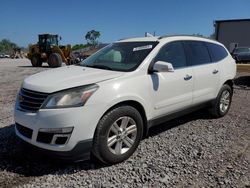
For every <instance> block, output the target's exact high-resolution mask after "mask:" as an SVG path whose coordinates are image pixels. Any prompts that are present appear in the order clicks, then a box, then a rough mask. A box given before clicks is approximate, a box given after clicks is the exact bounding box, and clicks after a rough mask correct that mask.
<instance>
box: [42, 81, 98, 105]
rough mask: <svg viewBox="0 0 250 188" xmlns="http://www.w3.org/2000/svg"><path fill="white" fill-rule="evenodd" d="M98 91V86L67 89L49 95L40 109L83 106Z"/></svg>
mask: <svg viewBox="0 0 250 188" xmlns="http://www.w3.org/2000/svg"><path fill="white" fill-rule="evenodd" d="M97 89H98V85H96V84H93V85H89V86H83V87H77V88H73V89H67V90H64V91H60V92H57V93H54V94H52V95H49V97H48V98H47V99H46V100H45V102H44V104H43V105H42V107H41V108H69V107H78V106H83V105H84V104H85V103H86V102H87V100H88V99H89V97H90V96H91V95H92V94H93V93H94V92H95V91H96V90H97Z"/></svg>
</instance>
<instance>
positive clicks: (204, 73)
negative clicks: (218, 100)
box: [184, 41, 220, 104]
mask: <svg viewBox="0 0 250 188" xmlns="http://www.w3.org/2000/svg"><path fill="white" fill-rule="evenodd" d="M184 46H185V50H186V52H187V55H188V63H189V66H191V67H192V69H193V78H194V90H193V104H199V103H203V102H205V101H209V100H211V99H214V98H215V97H216V96H217V87H218V84H219V78H220V77H219V75H220V71H219V67H218V64H216V63H213V62H212V58H211V56H210V53H209V51H208V47H207V45H206V43H205V42H201V41H185V42H184Z"/></svg>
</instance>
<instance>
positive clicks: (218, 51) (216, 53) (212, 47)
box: [206, 42, 228, 62]
mask: <svg viewBox="0 0 250 188" xmlns="http://www.w3.org/2000/svg"><path fill="white" fill-rule="evenodd" d="M206 45H207V47H208V50H209V53H210V55H211V57H212V61H213V62H217V61H220V60H222V59H224V58H225V57H227V56H228V53H227V51H226V50H225V48H224V47H222V46H220V45H217V44H213V43H209V42H206Z"/></svg>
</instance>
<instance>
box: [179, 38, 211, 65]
mask: <svg viewBox="0 0 250 188" xmlns="http://www.w3.org/2000/svg"><path fill="white" fill-rule="evenodd" d="M184 44H185V48H186V50H187V55H188V60H189V63H190V64H191V65H202V64H206V63H210V62H211V59H210V55H209V53H208V49H207V47H206V46H205V44H204V43H203V42H199V41H185V42H184Z"/></svg>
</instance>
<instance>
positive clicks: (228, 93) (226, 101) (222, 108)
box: [210, 84, 233, 118]
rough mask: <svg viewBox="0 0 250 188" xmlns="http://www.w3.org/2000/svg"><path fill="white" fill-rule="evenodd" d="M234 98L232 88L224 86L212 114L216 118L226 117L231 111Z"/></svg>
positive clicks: (214, 104) (213, 106)
mask: <svg viewBox="0 0 250 188" xmlns="http://www.w3.org/2000/svg"><path fill="white" fill-rule="evenodd" d="M232 96H233V90H232V88H231V87H230V86H229V85H227V84H224V85H223V86H222V88H221V89H220V92H219V94H218V96H217V98H216V100H215V102H214V103H213V105H212V108H211V109H210V112H211V114H212V115H213V116H214V117H216V118H219V117H223V116H225V115H226V114H227V113H228V111H229V109H230V106H231V102H232Z"/></svg>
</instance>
